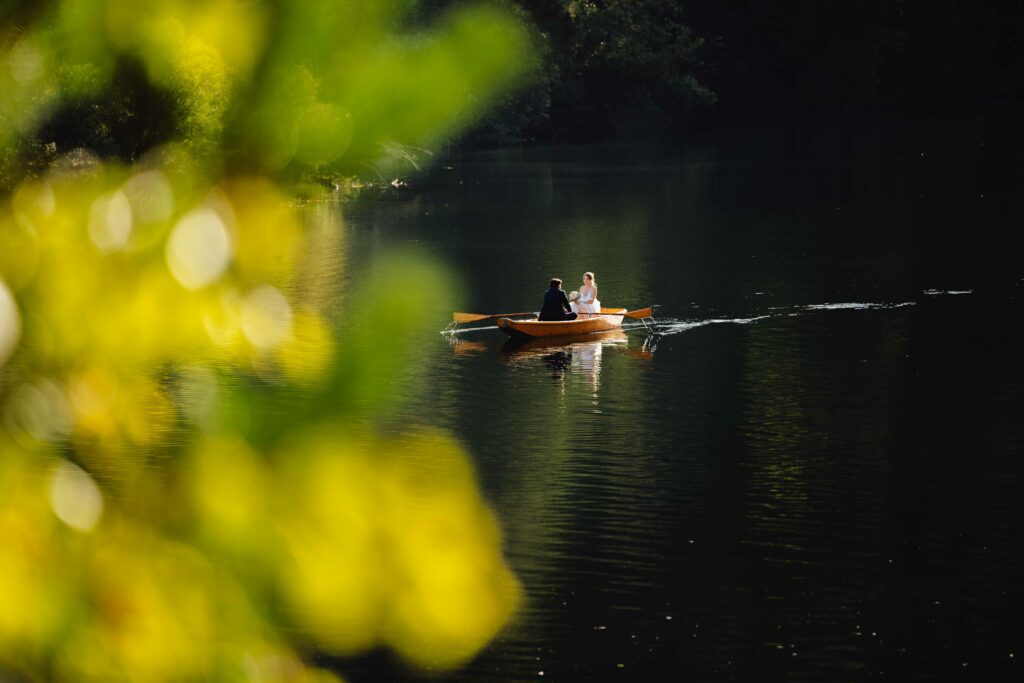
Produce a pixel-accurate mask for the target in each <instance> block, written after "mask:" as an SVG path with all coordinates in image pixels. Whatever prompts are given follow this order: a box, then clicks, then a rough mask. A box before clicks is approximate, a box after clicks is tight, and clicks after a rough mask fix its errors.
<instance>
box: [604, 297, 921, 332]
mask: <svg viewBox="0 0 1024 683" xmlns="http://www.w3.org/2000/svg"><path fill="white" fill-rule="evenodd" d="M916 304H917V302H916V301H902V302H898V303H877V302H838V303H824V304H804V305H799V306H776V307H773V308H769V309H768V310H769V311H771V312H770V313H766V314H764V315H755V316H751V317H746V318H726V317H717V318H704V319H692V320H683V319H678V318H659V317H658V316H657V315H655V317H654V330H653V331H654V334H657V335H659V336H666V335H670V334H679V333H680V332H687V331H689V330H692V329H695V328H698V327H705V326H707V325H728V324H732V325H750V324H752V323H756V322H759V321H761V320H770V319H778V318H792V317H796V316H801V315H810V314H813V313H817V312H821V311H871V310H884V309H894V308H904V307H906V306H914V305H916ZM623 327H624V328H626V329H636V328H640V329H642V328H643V327H644V326H643V325H642V324H641V323H630V324H624V325H623Z"/></svg>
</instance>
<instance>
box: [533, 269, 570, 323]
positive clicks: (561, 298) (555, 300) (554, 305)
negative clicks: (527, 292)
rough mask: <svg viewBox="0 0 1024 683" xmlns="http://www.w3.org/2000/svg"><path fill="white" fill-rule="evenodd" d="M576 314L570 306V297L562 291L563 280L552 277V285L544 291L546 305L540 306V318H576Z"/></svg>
mask: <svg viewBox="0 0 1024 683" xmlns="http://www.w3.org/2000/svg"><path fill="white" fill-rule="evenodd" d="M575 319H576V314H575V313H573V312H572V308H571V307H570V306H569V297H567V296H566V295H565V292H564V291H562V281H561V280H559V279H558V278H557V277H553V278H551V286H550V287H549V288H548V291H546V292H544V305H543V306H541V307H540V317H539V318H538V320H575Z"/></svg>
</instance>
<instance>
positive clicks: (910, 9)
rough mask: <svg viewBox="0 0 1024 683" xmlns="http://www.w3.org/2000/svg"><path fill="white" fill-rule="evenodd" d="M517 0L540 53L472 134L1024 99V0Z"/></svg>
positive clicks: (913, 111)
mask: <svg viewBox="0 0 1024 683" xmlns="http://www.w3.org/2000/svg"><path fill="white" fill-rule="evenodd" d="M508 1H509V2H513V3H514V4H515V5H516V6H517V7H518V8H519V9H520V10H521V11H522V13H523V14H524V15H525V16H526V17H527V18H528V20H529V21H530V23H531V24H532V26H533V27H534V30H535V33H536V37H537V44H538V46H539V47H538V55H539V56H538V64H537V68H536V69H535V72H534V77H533V79H532V81H531V83H530V85H528V86H527V87H526V88H525V89H524V90H522V91H521V92H520V93H519V94H518V95H517V96H515V97H511V98H509V99H508V101H507V102H506V103H505V106H503V107H501V108H499V109H498V110H497V111H496V112H494V113H493V114H492V115H491V116H490V117H489V118H488V119H487V121H485V122H484V124H483V125H482V126H481V127H480V128H479V129H478V131H477V133H476V137H477V138H478V139H484V140H490V141H501V140H511V139H563V140H564V139H600V138H608V137H617V136H622V135H633V134H661V135H664V134H666V133H672V132H675V131H678V130H680V129H683V128H686V127H688V126H692V125H707V124H719V123H724V124H730V125H736V124H741V125H770V124H777V123H804V122H833V121H836V122H838V121H844V120H857V119H860V118H862V117H865V116H875V115H891V114H909V115H939V116H941V115H960V114H966V113H971V112H973V111H978V110H983V109H991V108H1010V107H1015V106H1020V105H1022V104H1024V2H1022V0H989V1H985V0H981V1H979V0H859V1H858V0H590V1H583V0H508ZM450 4H452V3H451V2H450V1H449V2H444V1H442V0H437V1H435V2H428V3H426V8H427V9H425V12H427V15H429V13H430V12H431V11H434V12H437V11H440V9H441V8H443V7H444V6H447V5H450Z"/></svg>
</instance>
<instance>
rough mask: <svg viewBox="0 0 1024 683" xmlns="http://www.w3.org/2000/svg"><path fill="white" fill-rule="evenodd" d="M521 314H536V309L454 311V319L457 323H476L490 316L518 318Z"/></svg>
mask: <svg viewBox="0 0 1024 683" xmlns="http://www.w3.org/2000/svg"><path fill="white" fill-rule="evenodd" d="M521 315H536V312H535V311H527V312H526V313H452V320H453V321H455V322H457V323H475V322H476V321H478V320H487V319H488V318H516V317H519V316H521Z"/></svg>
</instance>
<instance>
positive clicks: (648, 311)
mask: <svg viewBox="0 0 1024 683" xmlns="http://www.w3.org/2000/svg"><path fill="white" fill-rule="evenodd" d="M623 315H625V316H626V317H627V318H650V317H651V316H652V315H654V309H653V307H649V308H640V309H637V310H635V311H626V312H625V313H624V314H623Z"/></svg>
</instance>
